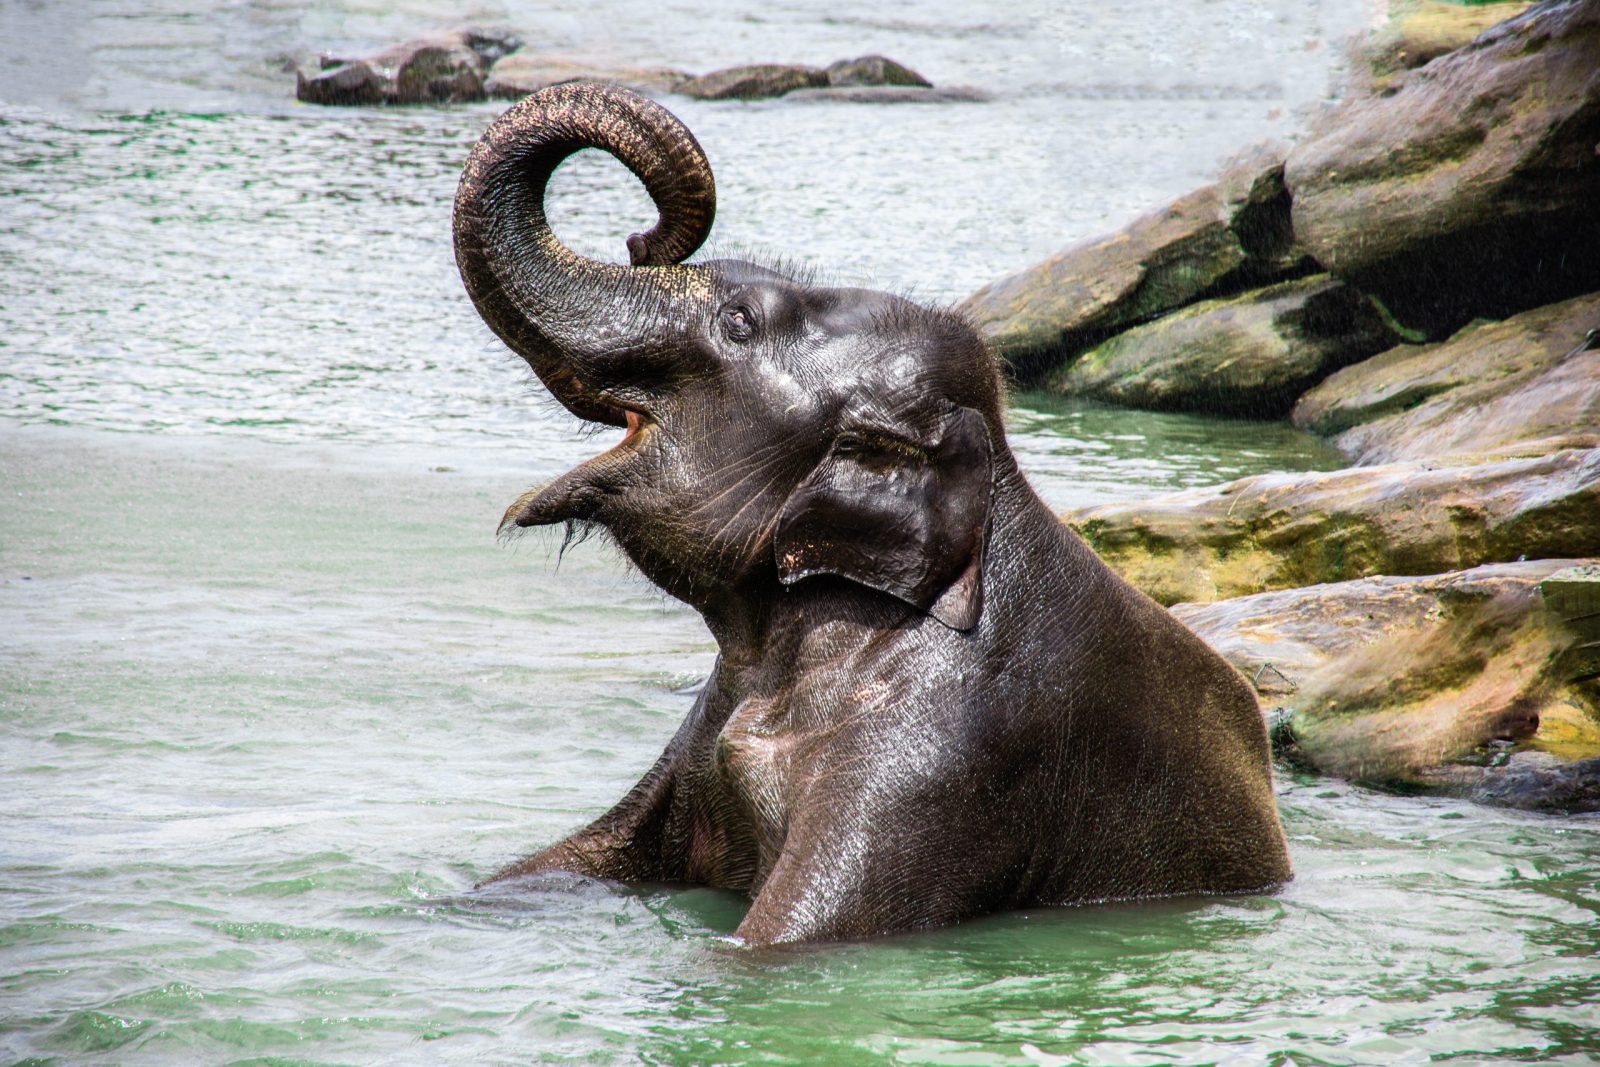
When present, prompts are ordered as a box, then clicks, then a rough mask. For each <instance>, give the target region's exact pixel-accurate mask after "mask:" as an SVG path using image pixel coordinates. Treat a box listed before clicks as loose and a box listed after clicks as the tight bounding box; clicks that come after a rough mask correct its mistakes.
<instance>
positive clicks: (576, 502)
mask: <svg viewBox="0 0 1600 1067" xmlns="http://www.w3.org/2000/svg"><path fill="white" fill-rule="evenodd" d="M563 385H564V386H566V388H564V389H563V390H562V391H560V392H556V391H555V390H552V393H553V394H554V395H555V397H556V399H557V400H559V401H560V402H561V404H562V406H563V407H565V408H566V409H567V410H568V411H570V412H572V413H573V414H574V415H577V416H578V417H579V418H582V419H585V420H587V421H589V422H598V423H601V424H603V425H606V426H618V427H621V428H622V429H623V434H622V439H621V440H620V441H617V442H616V443H615V444H613V445H612V446H611V447H610V448H608V449H606V450H605V451H604V452H601V453H600V454H599V455H597V456H595V457H593V458H592V459H587V460H585V461H584V462H582V463H580V464H578V465H577V466H576V467H574V468H572V469H571V470H569V471H568V472H567V473H565V474H563V475H561V476H560V477H558V478H556V479H555V480H554V481H552V482H550V483H548V484H546V485H543V486H540V487H538V488H535V489H530V490H528V491H527V492H526V493H523V494H522V495H521V496H519V497H518V498H517V499H516V500H515V501H514V502H513V503H512V505H511V506H510V507H509V508H507V509H506V511H505V514H504V515H503V516H502V517H501V519H500V526H499V532H500V533H501V534H504V533H506V532H507V531H508V530H510V529H512V528H522V527H529V526H549V525H551V524H553V523H558V522H570V521H573V520H587V519H593V518H595V516H596V512H597V511H598V510H599V508H600V506H601V505H602V504H603V503H604V502H605V501H606V500H607V499H609V498H612V497H616V496H618V495H620V494H621V493H622V491H623V486H624V485H625V483H626V482H627V478H626V476H625V474H624V473H623V468H624V467H626V466H627V465H629V464H630V463H631V461H632V460H633V459H634V457H635V456H637V455H638V448H639V445H640V444H641V443H642V442H643V441H644V440H645V439H647V438H648V437H649V434H650V430H651V428H652V427H654V426H655V420H654V419H653V418H652V417H651V415H650V413H649V412H647V411H645V410H643V409H642V408H637V407H632V406H628V405H624V404H622V403H621V402H619V401H617V400H615V399H614V398H612V397H609V396H607V395H605V394H604V393H603V392H598V391H592V390H589V389H587V388H586V387H584V385H583V383H581V382H579V381H578V380H577V379H576V378H574V379H572V380H570V381H569V382H565V383H563Z"/></svg>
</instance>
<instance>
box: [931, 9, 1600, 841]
mask: <svg viewBox="0 0 1600 1067" xmlns="http://www.w3.org/2000/svg"><path fill="white" fill-rule="evenodd" d="M1391 16H1392V17H1391V19H1390V22H1389V24H1388V25H1387V26H1386V27H1384V28H1382V29H1381V30H1380V31H1378V32H1377V33H1375V34H1374V35H1373V36H1372V37H1371V38H1370V39H1369V40H1368V41H1366V42H1365V43H1364V44H1363V45H1362V46H1361V50H1360V51H1359V52H1358V53H1357V66H1358V71H1357V74H1358V77H1357V79H1356V81H1357V88H1356V90H1355V91H1354V92H1353V93H1352V94H1351V95H1350V96H1348V97H1347V98H1346V99H1345V100H1344V101H1342V102H1340V103H1339V104H1337V105H1336V106H1334V107H1333V108H1331V109H1330V110H1329V111H1328V112H1327V113H1326V114H1325V115H1324V116H1323V117H1322V118H1321V120H1320V121H1318V122H1317V123H1316V124H1315V125H1314V126H1313V128H1312V129H1311V131H1310V132H1309V133H1308V134H1307V135H1306V136H1305V137H1304V138H1303V139H1302V140H1300V141H1299V142H1297V143H1296V144H1294V145H1269V146H1265V147H1262V148H1259V149H1255V150H1252V151H1251V152H1249V153H1247V154H1246V155H1244V156H1241V157H1240V158H1239V159H1237V160H1235V161H1234V162H1233V163H1232V164H1230V165H1229V166H1227V167H1226V168H1225V169H1224V173H1223V174H1222V176H1221V177H1220V178H1219V179H1218V180H1217V181H1216V182H1215V183H1214V184H1212V185H1209V186H1206V187H1205V188H1202V189H1199V190H1196V191H1195V192H1194V193H1191V194H1189V195H1188V196H1185V197H1181V198H1179V199H1178V200H1176V201H1174V202H1173V203H1172V204H1169V205H1167V206H1165V207H1163V208H1161V209H1159V210H1157V211H1154V212H1151V213H1150V214H1148V215H1146V216H1144V217H1142V218H1140V219H1138V220H1137V221H1135V222H1134V223H1132V224H1131V225H1129V226H1128V227H1126V228H1125V229H1123V230H1122V231H1120V232H1118V233H1115V234H1111V235H1109V236H1107V237H1103V238H1097V239H1094V240H1090V241H1086V242H1082V243H1079V244H1076V245H1073V246H1071V247H1068V248H1066V249H1064V250H1063V251H1061V252H1060V253H1058V254H1056V255H1055V256H1053V257H1051V258H1050V259H1048V260H1046V261H1045V262H1043V263H1040V264H1037V265H1035V266H1032V267H1029V268H1028V269H1026V270H1024V271H1022V272H1020V273H1018V274H1016V275H1013V276H1011V277H1008V278H1004V279H1001V280H999V281H996V282H994V283H992V284H990V285H988V286H986V287H985V288H983V289H981V290H979V291H978V292H977V293H975V294H973V295H972V296H971V297H970V298H968V300H967V301H965V303H964V304H963V310H964V311H965V312H966V313H967V314H968V316H969V317H970V318H971V319H972V320H973V321H974V322H975V323H976V324H977V325H978V326H979V328H980V329H981V330H982V331H983V332H984V334H985V335H986V336H987V338H988V339H989V340H990V342H991V343H992V344H993V345H994V347H995V349H996V351H997V352H998V353H999V355H1000V356H1001V358H1002V359H1003V360H1004V361H1005V362H1006V364H1007V365H1008V366H1009V368H1010V370H1011V373H1012V375H1013V377H1014V378H1015V379H1016V380H1017V381H1019V382H1021V383H1023V384H1025V385H1029V386H1034V387H1042V388H1044V389H1047V390H1051V391H1054V392H1057V393H1061V394H1065V395H1072V396H1084V397H1090V398H1094V399H1097V400H1100V401H1103V402H1106V403H1110V404H1115V405H1120V406H1125V407H1136V408H1144V409H1154V410H1187V411H1199V412H1210V413H1216V414H1228V415H1235V416H1238V415H1244V416H1248V417H1255V418H1262V419H1281V418H1288V419H1290V420H1292V421H1293V423H1294V424H1295V425H1297V426H1299V427H1301V428H1303V429H1306V430H1308V431H1310V432H1312V433H1316V434H1318V435H1320V436H1323V437H1325V438H1327V439H1328V440H1329V441H1330V442H1331V443H1332V444H1333V445H1334V446H1335V447H1337V448H1338V449H1339V450H1340V451H1341V452H1343V453H1344V454H1345V455H1346V456H1347V457H1348V459H1349V461H1350V464H1351V466H1349V467H1348V468H1346V469H1343V470H1337V471H1330V472H1319V473H1311V474H1274V475H1263V476H1258V477H1254V478H1246V479H1242V480H1240V481H1236V482H1232V483H1229V484H1227V485H1222V486H1218V487H1215V488H1207V489H1195V490H1189V491H1186V492H1181V493H1175V494H1171V495H1168V496H1164V497H1160V498H1157V499H1155V500H1147V501H1143V502H1141V503H1138V504H1128V505H1109V506H1102V507H1097V508H1091V509H1083V510H1079V511H1075V512H1071V513H1068V514H1067V515H1065V516H1064V518H1065V520H1066V521H1067V522H1068V523H1070V524H1071V525H1072V526H1074V528H1076V529H1077V530H1078V531H1079V532H1080V533H1081V534H1082V535H1083V536H1084V537H1085V539H1086V540H1088V541H1089V542H1090V544H1091V545H1093V546H1094V547H1095V549H1096V550H1097V551H1098V552H1099V553H1100V554H1101V555H1102V556H1103V557H1104V558H1105V559H1106V560H1107V562H1109V563H1110V564H1111V565H1112V566H1113V567H1115V568H1117V569H1118V570H1119V571H1120V572H1121V573H1122V574H1123V575H1124V576H1125V577H1127V578H1128V579H1129V580H1130V581H1132V582H1133V583H1134V584H1135V585H1137V586H1139V587H1140V588H1141V589H1143V590H1144V591H1146V592H1147V593H1149V594H1150V595H1151V596H1153V597H1155V598H1156V599H1157V600H1159V601H1161V602H1162V603H1164V604H1168V605H1171V606H1172V610H1173V612H1174V614H1176V615H1177V616H1178V617H1179V618H1180V619H1182V620H1183V621H1184V622H1186V623H1187V624H1188V625H1190V626H1191V627H1192V628H1194V629H1195V630H1196V631H1197V632H1198V633H1200V635H1201V636H1202V637H1204V638H1205V639H1206V640H1207V641H1208V642H1210V643H1211V644H1212V645H1213V646H1214V647H1216V648H1217V649H1218V650H1219V651H1221V652H1222V653H1223V654H1224V655H1225V656H1227V657H1228V658H1229V659H1230V660H1231V661H1232V662H1233V663H1234V664H1235V665H1236V666H1237V667H1238V668H1239V669H1240V670H1241V671H1243V672H1244V673H1245V674H1246V676H1247V677H1249V678H1251V679H1252V681H1253V682H1254V684H1255V686H1256V689H1257V692H1258V694H1259V697H1260V700H1261V703H1262V708H1263V712H1264V714H1267V715H1268V716H1269V718H1270V719H1271V720H1272V721H1273V722H1274V723H1276V724H1277V725H1276V727H1275V729H1274V740H1275V743H1276V745H1277V748H1278V751H1279V753H1280V755H1282V756H1284V757H1285V758H1288V759H1291V760H1292V761H1294V762H1295V763H1296V764H1297V765H1299V766H1302V767H1305V768H1309V769H1311V770H1314V771H1317V772H1321V773H1326V774H1331V775H1337V776H1341V777H1345V778H1349V779H1352V780H1357V781H1361V782H1366V783H1370V784H1376V785H1380V786H1387V787H1392V788H1400V789H1406V790H1420V791H1432V792H1443V793H1450V794H1454V795H1461V796H1468V797H1471V798H1473V799H1477V800H1482V801H1486V802H1491V803H1501V804H1510V805H1513V806H1518V807H1525V808H1544V809H1562V810H1581V811H1594V810H1600V563H1597V560H1600V76H1597V75H1596V73H1595V72H1596V71H1600V4H1596V3H1593V2H1592V0H1544V2H1541V3H1536V4H1528V3H1521V2H1516V3H1492V4H1487V5H1482V6H1474V7H1458V6H1454V5H1446V4H1441V3H1432V2H1428V0H1396V2H1395V3H1394V4H1393V6H1392V9H1391Z"/></svg>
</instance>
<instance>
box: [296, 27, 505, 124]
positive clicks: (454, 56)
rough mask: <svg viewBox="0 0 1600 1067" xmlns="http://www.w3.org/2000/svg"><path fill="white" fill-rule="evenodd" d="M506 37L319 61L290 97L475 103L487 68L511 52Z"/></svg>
mask: <svg viewBox="0 0 1600 1067" xmlns="http://www.w3.org/2000/svg"><path fill="white" fill-rule="evenodd" d="M520 43H521V42H520V41H519V40H518V39H517V38H516V37H515V36H514V35H511V34H507V33H497V32H494V31H486V30H479V29H475V28H468V29H460V30H454V31H452V32H450V33H445V34H440V35H438V36H437V37H425V38H422V39H420V40H415V41H407V42H405V43H404V44H397V45H394V46H393V47H391V48H386V49H384V50H383V51H381V52H378V53H375V54H374V55H370V56H366V57H363V58H359V59H351V58H344V57H336V56H324V57H323V58H322V63H321V66H322V69H321V70H320V71H318V72H316V73H313V74H307V73H306V72H305V71H299V72H297V75H296V84H295V96H296V97H298V98H299V99H300V100H303V101H305V102H306V103H310V104H333V105H351V104H443V103H461V102H464V101H468V100H481V99H483V96H484V88H483V81H484V76H485V74H486V73H487V71H488V67H489V64H490V63H492V62H493V61H495V60H496V59H499V58H500V57H501V56H504V55H506V54H507V53H509V52H511V51H513V50H515V49H516V48H517V47H518V46H519V45H520Z"/></svg>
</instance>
